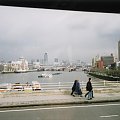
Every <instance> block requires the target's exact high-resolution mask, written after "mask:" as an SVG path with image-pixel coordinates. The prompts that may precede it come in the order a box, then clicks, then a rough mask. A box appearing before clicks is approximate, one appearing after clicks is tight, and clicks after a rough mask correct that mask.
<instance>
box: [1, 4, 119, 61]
mask: <svg viewBox="0 0 120 120" xmlns="http://www.w3.org/2000/svg"><path fill="white" fill-rule="evenodd" d="M119 32H120V15H119V14H113V13H95V12H80V11H65V10H50V9H37V8H20V7H7V6H0V60H1V59H4V60H8V61H9V60H16V59H18V58H19V57H21V56H23V57H25V58H26V59H28V60H31V59H41V58H42V57H43V55H44V53H46V52H47V53H48V57H49V61H51V62H52V61H53V60H54V58H58V59H60V60H62V59H67V60H70V61H74V60H80V61H84V62H87V63H91V60H92V58H93V57H95V56H96V55H100V56H102V55H110V54H111V53H113V55H114V56H116V57H117V44H118V41H119V40H120V34H119Z"/></svg>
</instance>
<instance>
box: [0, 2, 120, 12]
mask: <svg viewBox="0 0 120 120" xmlns="http://www.w3.org/2000/svg"><path fill="white" fill-rule="evenodd" d="M0 5H4V6H16V7H32V8H45V9H59V10H75V11H89V12H105V13H120V9H119V6H120V2H119V0H0Z"/></svg>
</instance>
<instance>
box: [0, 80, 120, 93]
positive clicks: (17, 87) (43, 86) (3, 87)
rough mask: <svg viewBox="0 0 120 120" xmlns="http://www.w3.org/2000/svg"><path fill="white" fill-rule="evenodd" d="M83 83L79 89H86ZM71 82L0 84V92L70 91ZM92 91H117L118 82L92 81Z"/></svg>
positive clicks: (119, 83) (119, 86)
mask: <svg viewBox="0 0 120 120" xmlns="http://www.w3.org/2000/svg"><path fill="white" fill-rule="evenodd" d="M86 83H87V82H85V81H80V87H81V89H83V90H85V89H86ZM72 86H73V82H56V83H39V82H36V83H35V84H29V83H27V84H20V83H17V84H0V92H2V91H13V90H14V91H25V90H31V91H36V90H71V88H72ZM92 86H93V88H94V90H96V89H103V88H104V89H119V88H120V82H119V81H92Z"/></svg>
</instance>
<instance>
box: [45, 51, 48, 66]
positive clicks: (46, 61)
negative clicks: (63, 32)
mask: <svg viewBox="0 0 120 120" xmlns="http://www.w3.org/2000/svg"><path fill="white" fill-rule="evenodd" d="M44 64H45V65H48V54H47V53H45V54H44Z"/></svg>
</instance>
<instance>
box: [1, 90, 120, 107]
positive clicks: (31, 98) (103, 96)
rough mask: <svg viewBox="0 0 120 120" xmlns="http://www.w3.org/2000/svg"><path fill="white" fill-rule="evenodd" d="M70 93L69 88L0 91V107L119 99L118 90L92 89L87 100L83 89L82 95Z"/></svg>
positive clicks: (85, 102) (98, 101)
mask: <svg viewBox="0 0 120 120" xmlns="http://www.w3.org/2000/svg"><path fill="white" fill-rule="evenodd" d="M70 93H71V91H70V90H43V91H16V92H15V91H14V92H4V93H3V92H1V93H0V108H9V107H24V106H45V105H66V104H90V103H101V102H118V101H120V90H118V91H113V90H112V91H110V90H107V91H106V90H101V91H98V90H94V98H93V99H92V100H87V98H85V97H84V95H85V93H86V91H83V97H79V96H75V97H73V96H72V95H70Z"/></svg>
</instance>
